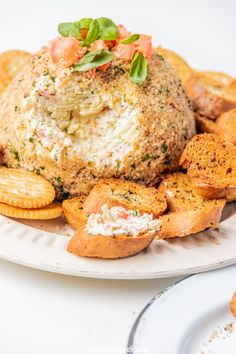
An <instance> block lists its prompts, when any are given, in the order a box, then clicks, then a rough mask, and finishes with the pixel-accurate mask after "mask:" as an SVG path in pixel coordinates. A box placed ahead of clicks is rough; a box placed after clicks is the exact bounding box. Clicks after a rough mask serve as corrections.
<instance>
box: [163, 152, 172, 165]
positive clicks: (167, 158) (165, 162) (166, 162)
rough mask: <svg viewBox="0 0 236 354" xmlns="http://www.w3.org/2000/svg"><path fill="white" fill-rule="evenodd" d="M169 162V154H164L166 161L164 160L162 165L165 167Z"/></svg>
mask: <svg viewBox="0 0 236 354" xmlns="http://www.w3.org/2000/svg"><path fill="white" fill-rule="evenodd" d="M170 162H171V159H170V155H169V154H166V159H165V161H164V164H165V165H169V164H170Z"/></svg>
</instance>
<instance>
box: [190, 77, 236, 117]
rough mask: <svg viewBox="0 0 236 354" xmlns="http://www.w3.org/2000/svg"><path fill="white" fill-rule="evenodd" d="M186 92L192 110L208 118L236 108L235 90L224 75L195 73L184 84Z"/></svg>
mask: <svg viewBox="0 0 236 354" xmlns="http://www.w3.org/2000/svg"><path fill="white" fill-rule="evenodd" d="M227 77H228V75H227ZM232 80H233V78H232ZM186 91H187V94H188V96H189V98H190V99H191V100H192V103H193V108H194V110H196V111H197V112H198V113H200V114H202V115H203V116H206V117H208V118H211V119H216V118H218V117H219V116H220V115H221V114H223V113H225V112H227V111H229V110H230V109H233V108H236V89H235V87H234V85H231V82H230V80H229V79H228V80H227V79H226V77H225V76H224V74H221V73H218V74H217V73H215V75H214V74H213V73H211V74H209V73H207V72H195V73H194V74H193V75H192V76H191V77H190V78H189V80H188V81H187V82H186Z"/></svg>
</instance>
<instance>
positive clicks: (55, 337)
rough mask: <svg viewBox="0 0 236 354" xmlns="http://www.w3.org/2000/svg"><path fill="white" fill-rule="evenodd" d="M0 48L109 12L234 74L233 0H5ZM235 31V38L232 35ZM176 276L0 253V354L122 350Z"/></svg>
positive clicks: (32, 42) (38, 39)
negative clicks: (85, 269)
mask: <svg viewBox="0 0 236 354" xmlns="http://www.w3.org/2000/svg"><path fill="white" fill-rule="evenodd" d="M0 5H1V11H0V36H1V41H0V50H6V49H12V48H16V49H25V50H29V51H34V50H37V49H38V48H39V47H40V46H41V45H42V44H44V43H47V42H48V40H49V39H51V38H53V37H54V36H55V35H56V27H57V24H58V23H59V22H62V21H70V20H76V19H79V18H81V17H92V16H93V17H99V16H107V17H112V18H113V19H114V20H115V21H116V22H118V23H123V24H128V25H129V26H128V27H129V29H130V30H132V31H133V32H144V33H150V34H153V39H154V42H155V44H157V45H162V46H166V47H167V48H172V49H173V50H176V51H177V52H179V53H180V54H182V55H183V56H184V57H185V58H186V59H187V60H188V61H189V62H190V64H191V65H192V66H193V67H196V68H199V69H211V70H221V71H225V72H228V73H230V74H233V75H235V76H236V66H235V57H236V49H235V46H234V42H235V36H234V35H235V33H236V22H235V13H236V2H235V1H234V0H224V1H221V0H198V1H189V0H178V1H175V0H146V1H143V0H119V1H112V0H99V1H98V0H89V1H80V0H66V1H65V0H51V1H49V0H40V1H33V0H21V1H18V0H15V1H14V0H7V1H6V0H4V1H3V0H0ZM232 38H233V39H232ZM175 280H176V279H162V280H145V281H140V280H136V281H130V280H127V281H121V280H118V281H115V280H95V279H82V278H74V277H68V276H62V275H56V274H50V273H46V272H42V271H37V270H32V269H29V268H25V267H22V266H18V265H15V264H11V263H8V262H5V261H0V353H1V354H32V353H34V354H54V353H55V354H86V353H103V354H106V353H109V354H113V353H114V354H116V353H119V354H123V353H125V346H126V342H127V337H128V334H129V330H130V328H131V326H132V324H133V322H134V320H135V318H136V316H137V315H138V313H139V312H140V310H141V309H142V308H143V306H144V305H145V304H146V303H147V302H148V301H149V300H150V298H151V297H152V296H154V295H156V294H157V293H158V292H159V291H160V290H161V289H163V288H164V287H166V286H167V285H168V284H170V283H171V282H173V281H175Z"/></svg>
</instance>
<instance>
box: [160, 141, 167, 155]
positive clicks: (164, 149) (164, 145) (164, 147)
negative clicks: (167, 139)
mask: <svg viewBox="0 0 236 354" xmlns="http://www.w3.org/2000/svg"><path fill="white" fill-rule="evenodd" d="M167 149H168V147H167V145H166V143H163V144H162V145H161V151H162V152H163V153H164V152H166V151H167Z"/></svg>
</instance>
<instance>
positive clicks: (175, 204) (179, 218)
mask: <svg viewBox="0 0 236 354" xmlns="http://www.w3.org/2000/svg"><path fill="white" fill-rule="evenodd" d="M193 186H194V182H193V179H192V178H190V177H189V176H188V175H186V174H183V173H178V172H177V173H173V174H172V175H167V176H166V177H165V179H164V180H163V181H162V182H161V184H160V186H159V189H160V190H161V191H162V192H164V193H165V194H166V198H167V203H168V207H169V210H170V212H169V213H168V214H166V215H162V216H161V217H160V220H161V221H162V228H161V230H160V231H159V232H158V237H160V238H170V237H183V236H188V235H191V234H194V233H197V232H200V231H203V230H205V229H206V228H207V227H217V225H218V223H219V221H220V218H221V214H222V211H223V208H224V206H225V203H226V200H225V199H217V200H207V199H204V198H202V197H201V196H199V195H198V194H197V191H195V189H193Z"/></svg>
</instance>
